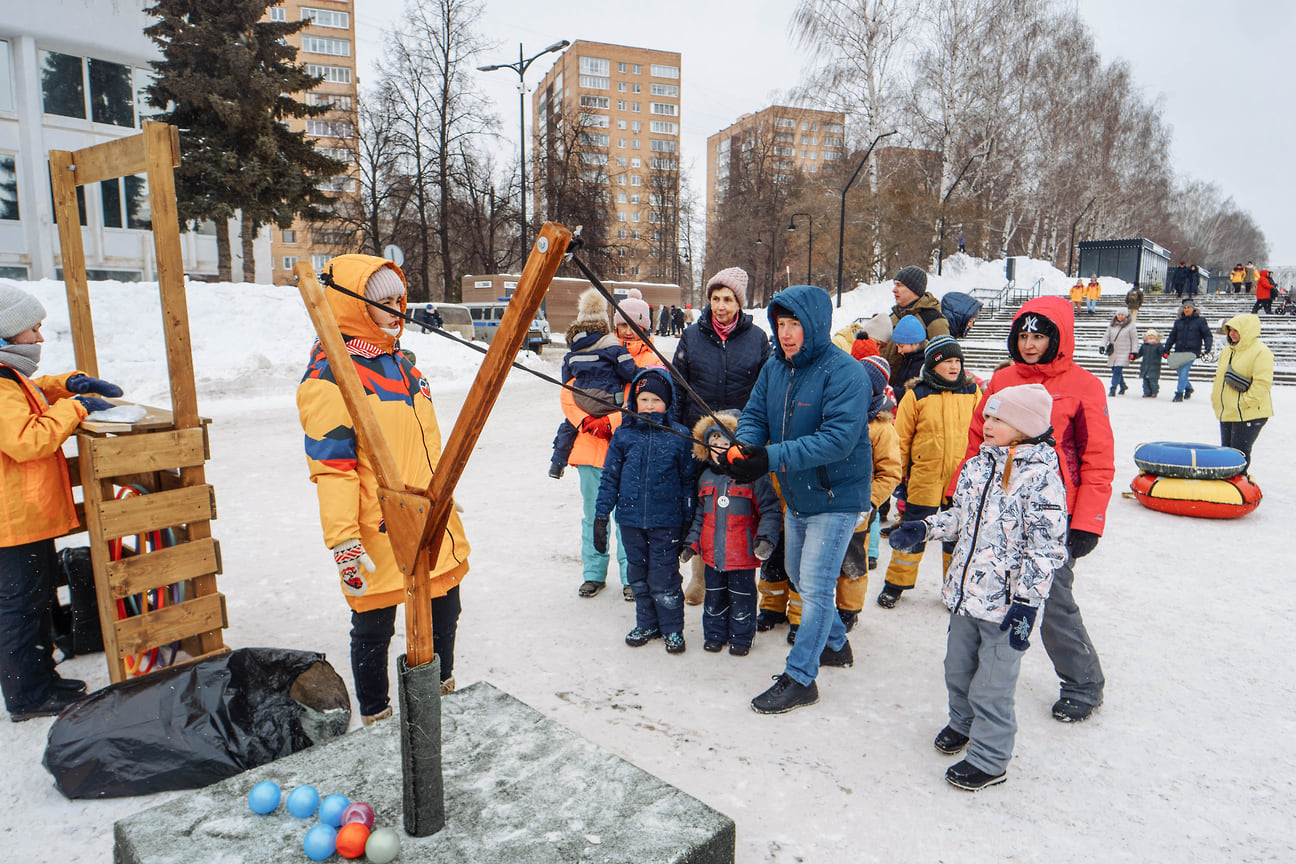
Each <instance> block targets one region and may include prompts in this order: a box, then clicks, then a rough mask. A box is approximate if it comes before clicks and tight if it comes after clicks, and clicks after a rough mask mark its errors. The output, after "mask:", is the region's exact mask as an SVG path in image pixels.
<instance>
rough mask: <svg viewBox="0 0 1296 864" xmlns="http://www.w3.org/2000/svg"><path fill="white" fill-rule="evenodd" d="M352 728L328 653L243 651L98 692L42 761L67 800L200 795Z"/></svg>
mask: <svg viewBox="0 0 1296 864" xmlns="http://www.w3.org/2000/svg"><path fill="white" fill-rule="evenodd" d="M350 722H351V697H350V695H349V694H348V693H347V689H346V684H345V683H344V682H343V681H342V679H341V678H340V677H339V676H338V674H337V672H335V671H334V670H333V667H332V666H330V665H329V664H328V662H327V661H325V659H324V655H323V654H319V653H316V652H313V651H293V650H289V649H284V648H240V649H238V650H237V651H233V652H231V653H229V654H223V655H221V656H219V657H213V658H210V659H207V660H200V661H198V662H196V663H191V664H188V665H186V666H182V667H180V668H177V669H164V670H162V671H160V672H153V673H150V674H148V675H145V676H143V677H142V678H132V679H131V680H129V681H122V682H120V683H117V684H112V685H110V686H108V687H105V688H104V689H102V690H99V691H97V692H95V693H92V694H91V695H89V696H87V697H86V698H85V699H83V700H82V701H80V702H78V703H76V704H75V705H73V706H71V707H69V708H67V709H65V710H64V711H63V713H62V714H60V715H59V717H58V719H56V720H55V721H54V725H53V726H52V727H51V728H50V731H49V738H48V740H47V742H46V745H45V758H44V760H43V761H44V765H45V768H46V769H47V770H48V771H49V772H50V774H52V775H54V783H55V785H56V786H57V787H58V790H59V791H60V792H62V793H63V794H64V795H66V796H67V797H68V798H117V797H122V796H127V795H147V794H150V793H153V792H165V791H168V790H172V789H197V788H200V787H202V786H207V785H210V784H211V783H215V782H216V781H217V780H223V779H225V778H226V777H231V776H233V775H235V774H238V773H240V772H242V771H246V770H248V769H249V768H255V767H257V766H258V765H264V764H265V763H267V762H273V761H274V760H276V759H279V758H280V757H283V756H288V755H290V754H292V753H296V752H297V751H299V750H304V749H305V748H307V747H309V746H311V745H312V744H319V743H322V742H324V741H327V740H329V739H331V738H335V737H337V736H339V735H343V734H345V732H346V729H347V726H348V725H350Z"/></svg>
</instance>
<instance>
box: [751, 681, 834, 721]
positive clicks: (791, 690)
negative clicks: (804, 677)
mask: <svg viewBox="0 0 1296 864" xmlns="http://www.w3.org/2000/svg"><path fill="white" fill-rule="evenodd" d="M818 701H819V687H818V686H817V685H816V684H815V682H813V681H811V682H810V683H809V684H808V685H806V684H798V683H797V681H796V679H795V678H793V677H792V676H791V675H788V674H787V673H786V672H785V673H783V674H782V675H776V676H774V686H773V687H771V688H769V689H768V690H766V691H765V692H764V693H762V694H760V695H759V696H757V697H756V698H755V699H753V700H752V701H751V706H752V710H753V711H755V712H756V713H757V714H786V713H787V712H789V711H791V710H793V709H795V708H800V707H802V706H804V705H813V704H815V703H816V702H818Z"/></svg>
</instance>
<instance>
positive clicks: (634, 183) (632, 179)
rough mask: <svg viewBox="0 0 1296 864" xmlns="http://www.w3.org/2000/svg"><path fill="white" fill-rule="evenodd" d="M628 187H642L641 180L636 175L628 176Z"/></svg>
mask: <svg viewBox="0 0 1296 864" xmlns="http://www.w3.org/2000/svg"><path fill="white" fill-rule="evenodd" d="M630 185H631V186H642V185H643V181H642V179H641V178H640V177H639V175H638V174H632V175H630Z"/></svg>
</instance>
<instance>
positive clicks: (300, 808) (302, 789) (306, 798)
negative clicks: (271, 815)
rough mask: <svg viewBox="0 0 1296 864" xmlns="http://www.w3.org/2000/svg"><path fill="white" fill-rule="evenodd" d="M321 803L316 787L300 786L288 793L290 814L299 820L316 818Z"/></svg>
mask: <svg viewBox="0 0 1296 864" xmlns="http://www.w3.org/2000/svg"><path fill="white" fill-rule="evenodd" d="M319 803H320V797H319V792H318V791H317V790H316V789H315V787H314V786H298V787H297V788H296V789H294V790H293V791H291V792H289V793H288V812H289V813H291V814H292V815H294V816H296V817H297V818H298V819H308V818H310V817H311V816H314V815H315V811H316V810H317V809H318V808H319Z"/></svg>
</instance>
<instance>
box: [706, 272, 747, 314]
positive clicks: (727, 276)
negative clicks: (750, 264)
mask: <svg viewBox="0 0 1296 864" xmlns="http://www.w3.org/2000/svg"><path fill="white" fill-rule="evenodd" d="M712 288H728V289H729V290H730V291H732V292H733V293H734V296H735V297H737V298H738V305H739V306H744V307H745V306H746V305H747V271H746V270H744V269H742V268H741V267H726V268H725V269H723V270H721V271H720V272H719V273H717V274H715V275H714V276H712V277H711V279H710V280H708V282H707V284H706V296H707V299H708V300H710V299H711V289H712Z"/></svg>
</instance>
